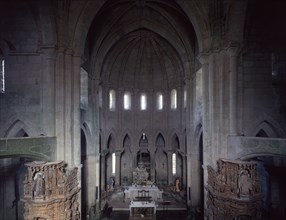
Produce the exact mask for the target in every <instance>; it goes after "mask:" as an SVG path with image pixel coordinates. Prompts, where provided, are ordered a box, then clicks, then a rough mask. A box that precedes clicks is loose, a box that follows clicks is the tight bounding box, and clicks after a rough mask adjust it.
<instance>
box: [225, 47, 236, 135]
mask: <svg viewBox="0 0 286 220" xmlns="http://www.w3.org/2000/svg"><path fill="white" fill-rule="evenodd" d="M227 52H228V54H229V71H230V72H229V119H230V122H229V127H230V135H237V134H238V126H237V117H238V115H237V97H238V94H237V86H238V83H237V56H238V47H237V46H235V45H230V47H229V48H228V49H227Z"/></svg>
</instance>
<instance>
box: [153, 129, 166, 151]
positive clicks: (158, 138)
mask: <svg viewBox="0 0 286 220" xmlns="http://www.w3.org/2000/svg"><path fill="white" fill-rule="evenodd" d="M155 146H156V148H158V147H161V148H165V146H166V141H165V138H164V136H163V135H162V133H161V132H159V133H158V134H157V136H156V141H155Z"/></svg>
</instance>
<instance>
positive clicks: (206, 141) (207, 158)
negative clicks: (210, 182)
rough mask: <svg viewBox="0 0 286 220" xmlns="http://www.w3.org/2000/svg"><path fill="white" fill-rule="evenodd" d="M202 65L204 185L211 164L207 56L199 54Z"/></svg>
mask: <svg viewBox="0 0 286 220" xmlns="http://www.w3.org/2000/svg"><path fill="white" fill-rule="evenodd" d="M198 58H199V60H200V62H201V64H202V87H203V88H202V101H203V103H202V104H203V158H204V159H203V160H204V161H203V163H204V165H203V169H204V185H206V183H207V179H208V172H207V169H206V166H207V165H209V164H210V163H211V149H210V148H211V146H210V123H209V120H210V118H209V55H208V54H200V56H199V57H198ZM206 201H207V194H206V191H205V193H204V202H205V206H206Z"/></svg>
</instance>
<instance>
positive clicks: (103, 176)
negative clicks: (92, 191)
mask: <svg viewBox="0 0 286 220" xmlns="http://www.w3.org/2000/svg"><path fill="white" fill-rule="evenodd" d="M107 153H108V150H105V151H104V150H103V151H102V153H101V154H100V156H101V162H100V164H101V189H102V190H104V191H105V190H106V184H107V183H106V166H105V164H106V155H107Z"/></svg>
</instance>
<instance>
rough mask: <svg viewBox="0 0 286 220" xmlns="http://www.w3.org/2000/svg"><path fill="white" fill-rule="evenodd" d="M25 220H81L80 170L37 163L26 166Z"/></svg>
mask: <svg viewBox="0 0 286 220" xmlns="http://www.w3.org/2000/svg"><path fill="white" fill-rule="evenodd" d="M25 165H26V167H27V169H28V173H27V174H26V176H25V179H24V182H23V184H24V198H23V201H24V209H25V211H24V219H25V220H35V219H41V220H42V219H43V220H80V212H79V203H78V193H79V191H80V188H79V186H78V179H77V168H73V169H72V170H70V171H69V172H67V171H66V165H67V164H66V163H65V162H64V161H61V162H43V161H34V162H31V163H27V164H25Z"/></svg>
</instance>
